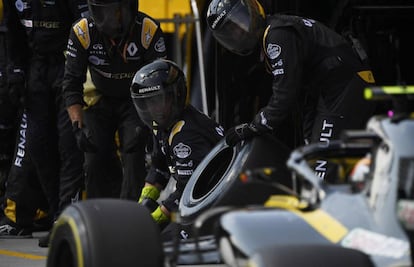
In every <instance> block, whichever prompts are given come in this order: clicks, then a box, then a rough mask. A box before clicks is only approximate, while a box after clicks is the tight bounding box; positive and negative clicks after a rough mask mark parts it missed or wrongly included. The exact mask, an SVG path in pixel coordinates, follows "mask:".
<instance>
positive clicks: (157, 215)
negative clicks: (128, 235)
mask: <svg viewBox="0 0 414 267" xmlns="http://www.w3.org/2000/svg"><path fill="white" fill-rule="evenodd" d="M151 216H152V218H153V219H154V221H155V222H156V223H158V224H163V223H167V222H169V221H170V218H169V217H168V216H167V215H166V214H165V213H164V212H162V210H161V207H160V206H158V208H157V209H156V210H154V212H153V213H151Z"/></svg>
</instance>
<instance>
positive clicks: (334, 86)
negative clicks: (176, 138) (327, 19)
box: [253, 15, 374, 178]
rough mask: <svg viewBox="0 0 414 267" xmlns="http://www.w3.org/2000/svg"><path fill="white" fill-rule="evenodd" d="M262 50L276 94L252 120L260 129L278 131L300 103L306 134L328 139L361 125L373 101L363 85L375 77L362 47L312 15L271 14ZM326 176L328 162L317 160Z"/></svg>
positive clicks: (319, 171) (311, 138)
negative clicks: (366, 96) (303, 16)
mask: <svg viewBox="0 0 414 267" xmlns="http://www.w3.org/2000/svg"><path fill="white" fill-rule="evenodd" d="M266 22H267V25H268V27H267V28H266V30H265V33H264V37H263V43H262V49H263V54H264V57H265V62H266V65H267V68H268V70H269V71H270V72H271V73H272V74H273V85H272V89H273V94H272V96H271V98H270V100H269V102H268V104H267V105H266V106H265V107H264V108H263V109H261V110H260V111H259V112H258V114H257V115H256V117H255V119H254V122H253V123H254V124H256V125H257V127H258V128H259V129H260V128H262V129H265V128H267V129H272V130H274V131H277V130H278V127H280V125H281V123H282V121H283V120H284V119H285V118H286V114H288V111H290V110H292V109H294V108H295V107H299V108H300V109H301V114H302V115H301V116H303V117H302V118H303V120H302V122H303V130H304V137H305V138H306V139H308V140H309V141H310V142H321V143H323V144H327V143H329V142H330V140H332V139H335V138H337V137H338V135H339V134H340V133H341V131H342V130H343V129H361V128H363V127H365V123H366V122H367V120H368V118H369V117H370V116H371V115H372V112H373V106H372V104H370V103H369V102H367V101H365V100H364V99H363V89H364V88H365V87H366V86H368V85H369V84H370V83H373V82H374V78H373V76H372V73H371V71H370V69H369V68H368V66H367V64H366V63H365V62H366V59H365V58H364V57H363V56H358V55H359V54H360V55H363V52H362V51H361V50H356V49H354V48H353V46H352V45H350V43H349V42H348V41H347V40H345V39H344V38H343V37H342V36H340V35H339V34H337V33H335V32H334V31H332V30H330V29H329V28H327V27H325V26H324V25H322V24H321V23H318V22H316V21H314V20H311V19H305V18H301V17H296V16H286V15H273V16H268V17H267V19H266ZM315 170H316V172H317V174H318V175H319V176H320V177H321V178H323V177H324V176H325V173H326V172H325V171H326V161H320V162H318V166H316V169H315Z"/></svg>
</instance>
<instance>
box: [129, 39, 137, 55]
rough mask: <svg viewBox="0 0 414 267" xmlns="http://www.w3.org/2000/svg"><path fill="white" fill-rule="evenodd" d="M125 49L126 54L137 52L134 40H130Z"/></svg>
mask: <svg viewBox="0 0 414 267" xmlns="http://www.w3.org/2000/svg"><path fill="white" fill-rule="evenodd" d="M127 51H128V54H129V55H130V56H131V57H132V56H134V55H135V54H136V53H137V52H138V47H137V45H136V44H135V43H134V42H132V43H130V44H129V45H128V48H127Z"/></svg>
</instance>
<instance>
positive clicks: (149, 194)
mask: <svg viewBox="0 0 414 267" xmlns="http://www.w3.org/2000/svg"><path fill="white" fill-rule="evenodd" d="M159 197H160V190H158V188H157V187H155V186H153V185H146V186H144V188H142V191H141V196H140V197H139V201H138V203H141V202H142V201H143V200H144V199H146V198H149V199H152V200H154V201H156V200H157V199H158V198H159Z"/></svg>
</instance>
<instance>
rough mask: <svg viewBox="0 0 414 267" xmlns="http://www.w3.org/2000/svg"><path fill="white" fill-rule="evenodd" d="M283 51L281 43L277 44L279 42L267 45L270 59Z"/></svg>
mask: <svg viewBox="0 0 414 267" xmlns="http://www.w3.org/2000/svg"><path fill="white" fill-rule="evenodd" d="M281 52H282V48H281V47H280V46H279V45H277V44H268V45H267V49H266V53H267V56H268V57H269V58H270V59H275V58H277V57H278V56H280V53H281Z"/></svg>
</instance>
